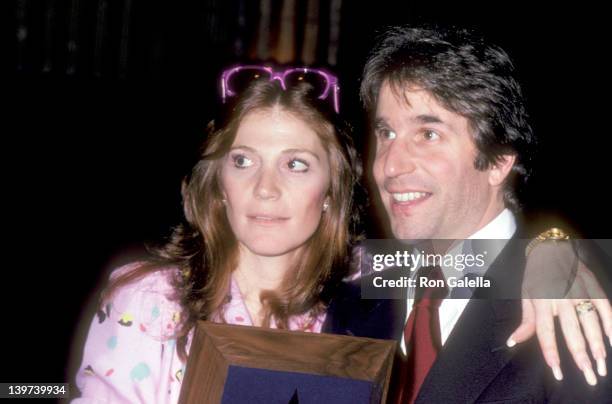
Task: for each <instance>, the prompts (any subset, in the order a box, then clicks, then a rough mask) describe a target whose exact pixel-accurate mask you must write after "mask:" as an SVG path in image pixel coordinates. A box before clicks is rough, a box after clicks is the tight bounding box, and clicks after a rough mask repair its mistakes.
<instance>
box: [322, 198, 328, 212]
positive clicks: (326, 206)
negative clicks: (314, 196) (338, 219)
mask: <svg viewBox="0 0 612 404" xmlns="http://www.w3.org/2000/svg"><path fill="white" fill-rule="evenodd" d="M327 208H329V202H327V201H325V202H323V212H325V211H327Z"/></svg>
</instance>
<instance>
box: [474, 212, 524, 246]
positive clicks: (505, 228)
mask: <svg viewBox="0 0 612 404" xmlns="http://www.w3.org/2000/svg"><path fill="white" fill-rule="evenodd" d="M515 232H516V218H515V217H514V214H513V213H512V212H511V211H510V209H508V208H505V209H504V210H502V211H501V213H500V214H499V215H497V216H496V217H495V219H493V220H491V221H490V222H489V223H487V224H486V225H485V226H484V227H483V228H482V229H480V230H478V231H477V232H476V233H474V234H472V235H471V236H470V237H468V239H489V240H491V239H510V238H512V236H513V235H514V233H515Z"/></svg>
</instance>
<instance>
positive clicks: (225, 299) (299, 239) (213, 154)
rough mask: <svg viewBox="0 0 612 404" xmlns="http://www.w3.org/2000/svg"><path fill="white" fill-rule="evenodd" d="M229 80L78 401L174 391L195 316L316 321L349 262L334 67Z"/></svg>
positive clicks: (163, 395) (233, 74) (123, 285)
mask: <svg viewBox="0 0 612 404" xmlns="http://www.w3.org/2000/svg"><path fill="white" fill-rule="evenodd" d="M245 77H248V79H247V80H246V82H243V80H242V79H243V78H245ZM253 77H258V78H265V80H254V81H253V80H251V79H252V78H253ZM241 84H244V85H243V86H241ZM242 87H244V88H242ZM239 88H240V89H241V90H242V91H238V90H239ZM222 90H223V98H224V101H225V100H226V99H227V101H230V102H231V105H229V108H227V114H226V115H225V116H223V117H222V118H221V119H220V120H218V121H216V122H215V124H214V125H211V126H210V128H209V129H210V135H209V138H208V141H207V143H206V145H205V147H204V151H203V155H202V157H201V159H200V161H199V162H198V163H197V164H196V166H195V167H194V168H193V170H192V173H191V176H190V177H189V178H188V179H187V180H186V181H185V183H184V186H183V199H184V211H185V216H186V223H184V224H183V225H181V226H179V227H177V228H176V229H175V231H174V233H173V235H172V237H171V239H170V241H169V242H168V243H167V245H166V246H164V247H163V248H162V249H160V250H159V251H157V254H156V258H155V259H152V260H150V261H148V262H146V263H134V264H131V265H128V266H126V267H123V268H121V269H119V270H117V271H116V272H115V273H113V275H111V281H110V285H109V287H108V288H107V289H106V291H105V293H104V295H103V298H102V303H101V305H100V307H101V308H100V311H99V312H98V315H97V316H96V318H94V320H93V322H92V325H91V328H90V331H89V335H88V338H87V342H86V345H85V349H84V355H83V362H82V365H81V367H80V368H79V371H78V374H77V386H78V387H79V389H80V390H81V392H82V394H83V397H82V398H81V400H83V401H86V400H87V399H89V398H91V399H95V400H97V401H105V400H106V401H109V402H122V401H126V402H134V401H142V402H147V403H150V402H176V401H177V400H178V395H179V391H180V386H181V381H182V377H183V373H184V369H185V362H186V358H187V355H188V352H189V345H190V341H191V337H192V332H193V327H194V324H195V322H196V321H198V320H210V321H215V322H224V323H229V324H242V325H256V326H264V327H272V328H285V329H291V330H301V331H310V332H321V329H322V328H323V324H324V322H325V318H326V311H325V310H326V307H327V305H328V303H329V302H330V299H331V298H332V296H333V294H334V290H335V289H336V288H337V286H338V284H339V283H340V282H341V280H342V279H343V278H344V277H345V276H346V275H347V274H348V267H349V266H348V261H349V252H350V248H351V246H352V241H353V240H354V237H353V234H352V233H351V231H350V230H351V229H354V225H355V222H356V219H357V218H358V215H357V214H356V206H355V205H354V204H353V202H352V201H353V192H354V188H355V185H356V184H357V179H358V178H359V176H360V174H361V170H360V167H359V164H358V160H357V158H356V153H355V150H354V148H353V146H352V142H351V138H350V137H349V136H348V131H347V130H346V127H345V126H344V125H343V123H342V122H341V121H340V120H339V118H338V116H337V113H336V112H337V110H338V103H337V82H336V79H335V77H333V76H331V75H329V74H328V73H326V72H324V71H320V70H308V69H288V70H286V71H284V72H283V73H276V72H273V71H272V70H271V69H269V68H267V67H259V66H245V67H238V68H234V69H229V70H227V71H226V72H225V73H224V74H223V77H222ZM332 105H333V107H334V108H333V109H335V110H336V111H333V109H332V108H331V106H332ZM572 310H573V309H572Z"/></svg>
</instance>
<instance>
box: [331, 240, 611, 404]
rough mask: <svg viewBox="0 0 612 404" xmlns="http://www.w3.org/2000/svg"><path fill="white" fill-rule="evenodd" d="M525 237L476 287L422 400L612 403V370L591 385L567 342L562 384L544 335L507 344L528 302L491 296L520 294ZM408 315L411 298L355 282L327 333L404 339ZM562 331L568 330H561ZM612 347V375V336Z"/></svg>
mask: <svg viewBox="0 0 612 404" xmlns="http://www.w3.org/2000/svg"><path fill="white" fill-rule="evenodd" d="M518 237H519V236H516V237H515V238H513V239H511V240H510V241H509V242H508V244H507V245H506V247H505V248H504V250H503V251H502V252H501V253H500V255H499V256H498V258H497V259H496V260H495V262H494V263H493V264H492V265H491V266H490V267H489V269H488V271H487V273H486V276H487V277H488V278H490V279H491V280H492V288H491V289H489V290H486V289H477V290H476V291H475V292H474V295H473V297H472V299H471V300H470V302H469V303H468V305H467V306H466V308H465V310H464V311H463V313H462V315H461V317H460V318H459V320H458V322H457V324H456V325H455V327H454V328H453V331H452V333H451V334H450V336H449V337H448V339H447V341H446V343H445V344H444V346H443V348H442V350H441V352H440V353H439V355H438V357H437V359H436V362H435V363H434V365H433V367H432V369H431V370H430V372H429V374H428V375H427V378H426V379H425V382H424V383H423V386H422V387H421V390H420V392H419V395H418V397H417V403H485V402H495V403H543V402H554V403H589V404H595V403H612V383H611V382H610V378H612V375H610V376H608V377H606V378H601V377H598V385H597V386H596V387H591V386H589V385H588V384H587V383H586V381H585V379H584V376H583V374H582V372H581V371H580V370H578V368H577V367H576V365H575V364H574V361H573V359H572V358H571V355H570V354H569V352H568V351H567V349H566V348H565V344H564V343H563V342H562V341H561V340H558V343H559V349H560V353H561V368H562V371H563V374H564V380H563V381H562V382H558V381H556V380H555V379H554V378H553V375H552V371H551V370H550V368H548V366H547V365H546V363H545V362H544V359H543V356H542V353H541V351H540V348H539V344H538V341H537V338H535V337H534V338H532V339H531V340H530V341H527V342H524V343H522V344H519V345H517V346H515V347H514V348H507V347H506V340H507V338H508V337H509V336H510V334H511V333H512V331H513V330H514V329H515V328H516V327H517V326H518V325H519V324H520V320H521V302H520V300H500V299H488V298H487V297H488V296H489V293H494V290H493V288H494V287H495V285H503V287H504V288H506V289H505V290H506V291H508V290H512V289H514V290H515V291H516V295H515V296H520V288H521V279H522V276H523V271H524V267H525V257H524V251H525V242H524V241H522V240H521V239H519V238H518ZM405 319H406V302H405V300H365V299H363V300H362V299H361V298H360V291H359V287H358V286H357V285H353V284H347V285H344V286H343V287H342V288H341V290H339V294H338V296H337V297H336V298H335V299H334V300H332V302H331V304H330V306H329V311H328V317H327V320H326V323H325V325H324V329H323V331H324V332H333V333H338V334H348V335H355V336H363V337H370V338H381V339H395V340H398V341H400V339H401V337H402V332H403V327H404V321H405ZM557 335H558V336H560V335H562V334H561V330H560V329H557ZM606 346H607V350H608V356H607V358H608V360H607V366H608V369H609V372H610V373H612V362H611V361H610V357H611V356H612V353H611V352H610V346H609V345H608V344H607V341H606Z"/></svg>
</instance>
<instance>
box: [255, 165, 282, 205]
mask: <svg viewBox="0 0 612 404" xmlns="http://www.w3.org/2000/svg"><path fill="white" fill-rule="evenodd" d="M278 181H279V179H278V176H277V174H276V172H275V170H274V169H273V168H262V169H261V171H260V173H259V176H258V178H257V183H256V184H255V188H254V189H253V193H254V194H255V197H256V198H258V199H261V200H275V199H278V198H279V196H280V193H281V191H280V187H279V184H278Z"/></svg>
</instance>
